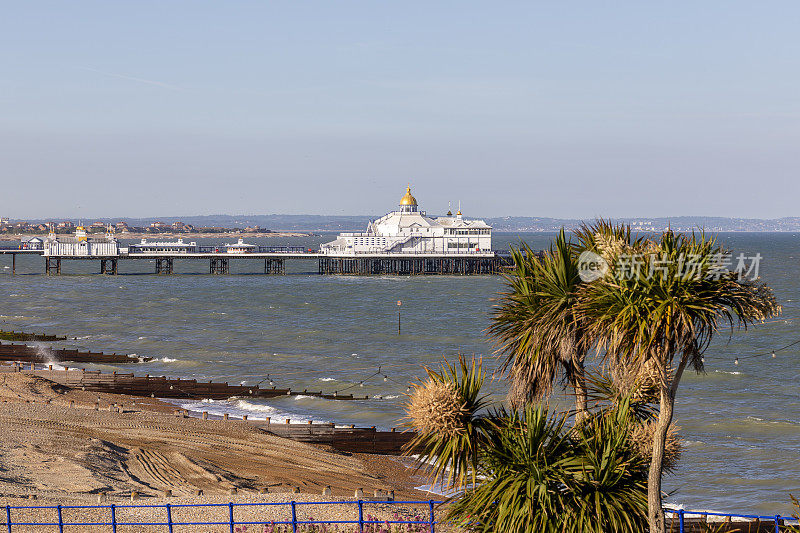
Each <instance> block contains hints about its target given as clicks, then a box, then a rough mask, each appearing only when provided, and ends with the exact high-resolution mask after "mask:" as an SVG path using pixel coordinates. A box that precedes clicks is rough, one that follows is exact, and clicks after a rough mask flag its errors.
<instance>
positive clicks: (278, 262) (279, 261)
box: [264, 257, 286, 274]
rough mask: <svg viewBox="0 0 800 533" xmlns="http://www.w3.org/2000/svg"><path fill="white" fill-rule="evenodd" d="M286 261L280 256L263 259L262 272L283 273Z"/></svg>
mask: <svg viewBox="0 0 800 533" xmlns="http://www.w3.org/2000/svg"><path fill="white" fill-rule="evenodd" d="M285 273H286V262H285V259H283V258H282V257H277V258H267V259H264V274H285Z"/></svg>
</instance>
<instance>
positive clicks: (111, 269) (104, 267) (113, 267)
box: [100, 259, 117, 276]
mask: <svg viewBox="0 0 800 533" xmlns="http://www.w3.org/2000/svg"><path fill="white" fill-rule="evenodd" d="M100 273H101V274H110V275H112V276H116V275H117V260H116V259H101V260H100Z"/></svg>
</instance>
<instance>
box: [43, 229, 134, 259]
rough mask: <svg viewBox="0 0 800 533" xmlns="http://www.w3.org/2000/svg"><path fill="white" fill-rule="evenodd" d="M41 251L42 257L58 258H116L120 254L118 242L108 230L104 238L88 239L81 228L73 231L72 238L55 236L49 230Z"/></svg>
mask: <svg viewBox="0 0 800 533" xmlns="http://www.w3.org/2000/svg"><path fill="white" fill-rule="evenodd" d="M43 249H44V254H43V255H45V256H58V257H116V256H118V255H119V254H120V246H119V241H117V239H116V238H115V237H114V235H113V233H111V230H110V229H109V230H108V231H107V232H106V234H105V236H104V237H89V236H88V235H87V233H86V228H84V227H83V226H78V227H77V228H76V229H75V236H74V237H66V236H57V235H56V234H55V232H54V231H53V230H52V228H51V230H50V234H49V235H48V236H47V238H46V239H45V240H44V246H43Z"/></svg>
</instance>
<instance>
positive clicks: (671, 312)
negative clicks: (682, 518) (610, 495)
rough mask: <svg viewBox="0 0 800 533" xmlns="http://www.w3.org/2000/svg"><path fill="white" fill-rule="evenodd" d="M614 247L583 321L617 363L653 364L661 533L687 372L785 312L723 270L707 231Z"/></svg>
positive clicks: (654, 525)
mask: <svg viewBox="0 0 800 533" xmlns="http://www.w3.org/2000/svg"><path fill="white" fill-rule="evenodd" d="M616 249H617V250H618V251H619V253H617V255H616V257H608V258H607V260H609V267H610V271H609V273H608V275H606V276H605V277H602V278H600V279H598V280H596V281H593V282H591V283H586V284H584V285H583V287H582V291H581V295H580V306H579V309H578V316H579V317H580V319H581V320H583V321H584V323H585V324H587V334H588V335H589V336H590V337H591V338H592V340H593V341H595V342H597V346H598V349H599V350H601V351H603V352H604V357H606V358H607V359H609V360H610V361H609V362H610V363H611V364H619V365H622V366H625V367H627V368H630V367H632V366H634V367H639V368H643V367H645V366H647V367H649V368H650V369H651V370H652V371H653V373H654V377H655V379H656V383H657V385H658V394H659V411H658V419H657V421H656V425H655V431H654V437H653V446H652V459H651V463H650V470H649V475H648V522H649V525H650V531H651V532H652V533H662V532H663V531H664V511H663V508H662V504H661V477H662V470H663V466H662V462H663V457H664V446H665V441H666V439H667V435H668V432H669V429H670V424H671V422H672V415H673V407H674V403H675V395H676V393H677V390H678V385H679V383H680V380H681V376H682V375H683V372H684V370H685V369H686V368H687V367H691V368H693V369H694V370H695V371H697V372H702V371H703V359H702V354H703V352H704V351H705V349H706V348H707V347H708V344H709V343H710V341H711V339H712V338H713V336H714V334H715V333H717V332H718V331H719V330H720V328H721V327H727V328H729V329H730V330H731V332H732V331H733V329H734V328H735V327H737V326H738V327H743V328H746V327H747V326H748V325H749V324H751V323H753V322H754V321H759V320H763V319H765V318H767V317H770V316H773V315H775V314H777V313H779V312H780V306H778V305H777V303H776V300H775V297H774V295H773V293H772V290H771V289H770V288H769V287H767V286H766V285H765V284H764V283H763V282H761V281H752V280H740V279H738V278H737V276H736V275H735V274H734V273H732V272H723V271H721V270H720V268H719V266H720V263H719V258H721V257H725V254H726V253H727V252H726V251H725V250H724V249H722V248H721V247H720V246H718V245H717V243H716V241H715V239H713V238H706V236H705V235H704V234H703V233H700V234H699V235H696V234H694V233H692V234H691V235H690V236H689V235H683V234H680V235H676V234H674V233H673V232H672V231H666V232H664V233H663V234H662V235H661V236H660V238H658V239H651V240H647V241H639V242H637V243H636V246H635V247H634V248H630V247H627V248H626V247H624V246H620V247H616ZM631 253H633V254H634V255H635V257H633V256H631V255H630V254H631ZM626 254H627V256H628V257H627V258H626ZM634 265H638V274H637V272H634V271H632V268H631V267H632V266H634ZM689 267H690V268H689Z"/></svg>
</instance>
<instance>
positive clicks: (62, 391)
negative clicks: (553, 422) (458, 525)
mask: <svg viewBox="0 0 800 533" xmlns="http://www.w3.org/2000/svg"><path fill="white" fill-rule="evenodd" d="M3 370H5V371H3V372H2V373H0V433H2V434H3V439H2V440H0V469H1V470H2V476H0V495H2V496H1V497H0V502H1V503H2V505H48V504H61V505H93V504H97V503H98V501H103V502H105V503H109V502H116V503H119V504H123V503H128V504H130V503H131V495H132V493H136V496H138V499H137V500H136V501H137V502H139V503H147V504H151V503H153V504H154V503H163V502H166V501H168V502H170V503H175V504H178V503H190V502H191V503H209V502H210V503H214V502H216V503H219V502H226V503H227V502H229V501H231V502H280V501H291V500H295V501H301V500H302V501H321V500H322V501H331V500H333V501H339V500H352V499H353V496H354V493H355V491H356V489H358V488H362V489H363V490H364V494H365V495H369V496H371V495H372V494H373V491H375V490H380V491H384V492H388V491H394V494H395V499H397V500H427V499H430V498H431V497H432V496H431V495H430V494H429V493H425V492H421V491H417V490H415V489H414V486H418V485H420V484H422V483H424V481H425V479H424V477H423V476H420V475H415V474H414V472H413V471H412V470H411V469H409V468H407V467H405V466H404V465H403V463H402V462H401V459H400V458H396V457H389V456H378V455H368V454H345V453H338V452H334V451H332V450H325V449H322V448H320V447H315V446H311V445H306V444H303V443H298V442H294V441H291V440H287V439H282V438H279V437H276V436H274V435H270V434H268V433H266V432H264V431H262V430H260V429H258V428H255V427H253V426H251V425H250V424H248V423H247V422H243V421H241V420H227V421H226V420H202V419H197V418H183V417H180V416H176V415H175V413H174V406H172V405H170V404H167V403H164V402H161V401H159V400H157V399H153V398H140V397H134V396H127V395H117V394H104V393H100V394H97V393H93V392H87V391H82V390H76V389H69V388H66V387H63V386H61V385H58V384H55V383H53V382H51V381H49V380H46V379H43V378H40V377H36V376H32V375H27V374H25V373H17V372H10V371H7V368H4V369H3ZM98 399H99V409H97V410H96V409H95V405H96V402H97V401H98ZM120 406H121V407H120ZM120 411H121V412H120ZM326 487H330V489H331V494H330V495H326V496H322V492H323V489H325V488H326ZM165 491H171V493H172V497H169V498H165V497H164V496H165ZM198 491H202V493H201V494H202V495H198ZM32 499H35V501H31V500H32ZM376 505H377V504H376ZM383 507H384V508H385V509H384V510H385V513H384V514H385V515H386V516H387V517H388V516H390V515H391V513H393V512H394V510H395V509H394V508H389V507H387V506H386V505H385V504H384V506H383ZM247 509H248V508H245V507H242V508H241V512H242V513H246V512H256V510H253V509H251V511H247ZM259 509H260V508H259ZM271 509H272V510H271V511H270V512H271V513H273V514H274V516H276V517H277V518H268V519H265V520H273V519H275V520H279V519H281V518H280V517H279V515H281V513H283V515H281V516H286V515H285V513H286V508H285V507H280V508H271ZM377 510H378V508H377V507H376V508H375V512H373V514H377ZM129 511H130V512H134V510H129ZM136 512H142V511H141V510H137V511H136ZM185 512H186V513H190V512H192V510H190V509H185ZM194 512H199V511H198V510H196V509H195V510H194ZM237 512H239V511H237ZM258 512H259V513H260V514H259V516H266V515H265V514H264V513H265V512H266V511H264V509H261V510H260V511H258ZM304 512H308V513H309V514H310V515H313V516H315V517H316V518H320V517H325V516H327V514H326V513H328V514H330V515H331V517H333V518H335V517H337V516H345V515H347V516H352V515H353V512H354V511H353V508H351V507H348V508H343V507H342V508H328V509H305V510H304ZM409 512H410V513H413V512H414V510H409ZM386 513H389V514H386ZM237 516H238V515H237ZM243 516H244V515H243ZM270 516H272V515H270ZM206 518H208V517H207V516H206ZM340 519H342V518H340ZM343 519H350V518H343ZM15 520H16V519H15ZM176 520H177V519H176ZM185 520H189V518H185ZM237 520H238V518H237ZM259 520H260V519H259ZM38 521H43V520H41V519H40V520H38ZM32 530H35V529H32ZM87 530H88V529H87ZM201 530H202V531H214V529H195V531H201ZM15 531H17V529H15ZM137 531H143V530H142V529H137Z"/></svg>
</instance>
